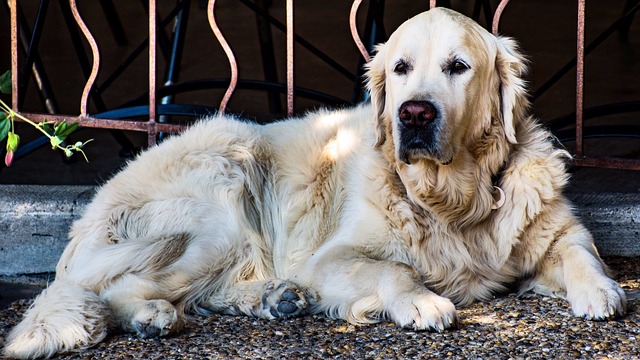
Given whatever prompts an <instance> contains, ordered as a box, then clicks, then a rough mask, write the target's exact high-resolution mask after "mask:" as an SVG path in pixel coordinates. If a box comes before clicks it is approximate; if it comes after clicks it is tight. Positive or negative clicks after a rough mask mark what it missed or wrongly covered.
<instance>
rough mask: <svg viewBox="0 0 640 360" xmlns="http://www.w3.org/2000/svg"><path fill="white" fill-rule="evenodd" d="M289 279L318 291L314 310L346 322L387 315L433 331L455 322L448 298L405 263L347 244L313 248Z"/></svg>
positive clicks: (396, 320) (401, 323)
mask: <svg viewBox="0 0 640 360" xmlns="http://www.w3.org/2000/svg"><path fill="white" fill-rule="evenodd" d="M292 280H293V281H296V282H299V283H301V284H304V285H306V286H308V287H310V288H312V289H315V290H316V291H317V292H318V295H319V303H318V304H317V305H316V309H315V310H316V311H318V312H325V313H326V314H327V315H328V316H331V317H334V318H341V319H344V320H346V321H349V322H351V323H356V324H359V323H372V322H377V321H380V320H390V321H393V322H395V323H396V324H397V325H399V326H402V327H406V328H412V329H415V330H428V329H432V330H436V331H442V330H444V329H446V328H450V327H455V326H456V325H457V319H458V318H457V314H456V309H455V306H454V305H453V303H452V302H451V301H450V300H449V299H447V298H444V297H441V296H439V295H436V294H435V293H433V292H431V291H430V290H428V289H427V288H426V287H425V286H424V285H423V284H422V282H421V280H420V276H419V275H418V274H417V273H416V271H415V270H414V269H413V268H411V267H410V266H409V265H406V264H403V263H400V262H395V261H388V260H374V259H371V258H369V257H367V256H365V255H363V254H362V253H360V252H358V251H356V250H355V249H353V248H350V247H348V246H339V247H333V248H331V249H329V250H326V251H322V252H318V253H316V254H315V255H313V256H312V257H311V258H310V259H309V261H308V262H307V263H306V264H305V266H304V268H303V269H301V271H300V272H298V273H297V275H296V276H294V277H293V278H292Z"/></svg>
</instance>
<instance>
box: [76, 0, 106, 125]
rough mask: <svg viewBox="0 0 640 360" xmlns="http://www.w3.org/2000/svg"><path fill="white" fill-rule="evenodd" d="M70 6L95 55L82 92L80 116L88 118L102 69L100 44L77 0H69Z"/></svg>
mask: <svg viewBox="0 0 640 360" xmlns="http://www.w3.org/2000/svg"><path fill="white" fill-rule="evenodd" d="M69 5H70V6H71V13H72V15H73V18H74V19H75V20H76V23H77V24H78V26H79V27H80V30H81V31H82V34H84V37H85V38H86V39H87V41H88V42H89V46H91V54H92V55H93V67H92V68H91V74H90V75H89V78H88V79H87V83H86V84H85V86H84V90H83V91H82V98H81V99H80V115H81V116H87V105H88V103H89V93H90V92H91V88H92V87H93V83H94V82H95V81H96V78H97V77H98V70H99V69H100V52H99V49H98V44H97V43H96V40H95V39H94V38H93V35H91V32H90V31H89V28H88V27H87V25H86V24H85V23H84V21H83V20H82V17H80V13H79V12H78V6H77V5H76V0H69Z"/></svg>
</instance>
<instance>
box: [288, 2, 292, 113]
mask: <svg viewBox="0 0 640 360" xmlns="http://www.w3.org/2000/svg"><path fill="white" fill-rule="evenodd" d="M293 27H294V19H293V0H287V115H289V116H292V115H293V100H294V97H293V87H294V85H293V84H294V82H293V70H294V58H293V50H294V48H293V37H294V34H293Z"/></svg>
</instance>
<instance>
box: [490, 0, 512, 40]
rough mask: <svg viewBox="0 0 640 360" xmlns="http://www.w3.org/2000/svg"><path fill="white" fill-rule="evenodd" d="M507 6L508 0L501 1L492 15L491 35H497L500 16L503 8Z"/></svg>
mask: <svg viewBox="0 0 640 360" xmlns="http://www.w3.org/2000/svg"><path fill="white" fill-rule="evenodd" d="M508 4H509V0H502V1H500V4H498V7H497V8H496V12H495V13H493V24H492V25H491V33H492V34H493V35H498V27H499V26H500V17H501V16H502V12H503V11H504V8H506V7H507V5H508Z"/></svg>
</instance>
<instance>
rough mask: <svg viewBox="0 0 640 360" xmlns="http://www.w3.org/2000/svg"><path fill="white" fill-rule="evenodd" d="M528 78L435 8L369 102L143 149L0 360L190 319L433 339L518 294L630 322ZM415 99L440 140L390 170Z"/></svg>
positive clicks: (236, 124)
mask: <svg viewBox="0 0 640 360" xmlns="http://www.w3.org/2000/svg"><path fill="white" fill-rule="evenodd" d="M400 60H402V61H404V62H405V63H406V64H408V65H410V66H407V67H406V70H407V71H406V72H405V73H398V72H396V71H395V69H394V67H395V66H396V64H397V62H398V61H400ZM454 60H460V61H463V62H464V63H465V64H466V65H467V66H468V69H466V70H463V71H460V72H452V71H451V70H450V67H451V64H452V62H453V61H454ZM524 71H525V64H524V59H523V57H522V56H521V55H520V54H519V52H518V50H517V48H516V47H515V45H514V43H513V41H512V40H510V39H508V38H504V37H494V36H492V35H490V34H489V33H487V32H486V31H485V30H483V29H482V28H480V27H479V26H478V25H477V24H475V23H473V22H472V21H471V20H469V19H467V18H465V17H463V16H462V15H460V14H457V13H455V12H452V11H448V10H444V9H434V10H431V11H428V12H426V13H423V14H420V15H418V16H416V17H414V18H413V19H411V20H409V21H407V22H406V23H405V24H403V25H402V26H401V27H400V28H399V29H398V30H397V31H396V32H395V33H394V34H393V35H392V36H391V38H390V39H389V41H388V42H387V43H386V44H384V45H381V46H379V48H378V54H377V55H376V56H375V58H374V59H373V60H372V61H371V62H370V63H369V64H368V78H369V83H368V86H369V90H370V92H371V96H372V105H362V106H359V107H355V108H352V109H344V110H335V111H327V110H321V111H318V112H314V113H310V114H308V115H305V116H303V117H301V118H294V119H288V120H285V121H281V122H276V123H273V124H269V125H264V126H260V125H255V124H251V123H247V122H242V121H239V120H237V119H234V118H230V117H223V116H218V117H211V118H209V119H206V120H205V121H203V122H201V123H199V124H197V125H195V126H193V128H191V129H190V130H187V131H186V132H185V133H184V134H182V135H180V136H177V137H174V138H171V139H169V140H167V141H166V142H164V143H163V144H162V145H160V146H158V147H155V148H152V149H150V150H148V151H147V152H145V153H143V154H142V155H140V156H139V157H138V159H136V160H135V161H133V162H132V163H131V164H129V165H128V166H127V168H126V169H124V170H123V171H122V172H120V173H119V174H117V175H116V176H115V177H114V178H113V179H112V180H110V181H109V182H108V183H106V184H105V185H104V186H103V187H102V188H101V189H100V190H99V191H98V193H97V194H96V196H95V199H94V201H93V202H92V203H91V205H90V206H89V207H88V208H87V209H86V214H85V215H84V217H83V218H82V219H81V220H79V221H77V222H76V223H75V224H74V225H73V228H72V230H71V242H70V243H69V245H68V247H67V249H66V250H65V252H64V254H63V256H62V258H61V260H60V262H59V264H58V267H57V276H56V280H55V282H54V283H53V284H52V285H51V286H50V287H49V289H47V290H45V292H43V294H42V295H40V297H38V298H37V299H36V300H35V303H34V305H33V307H32V308H31V309H30V310H29V311H27V313H26V315H25V319H24V320H23V322H22V323H20V324H19V325H18V326H17V327H16V328H15V329H14V330H13V331H12V333H11V335H10V336H9V338H8V340H7V345H6V348H5V353H6V355H8V356H11V357H19V358H33V357H39V356H50V355H52V354H54V353H56V352H62V351H69V350H73V349H76V350H77V349H82V348H84V347H87V346H91V345H93V344H95V343H97V342H98V341H100V340H101V339H103V338H104V336H105V334H106V331H107V329H109V328H111V327H120V328H122V329H124V330H126V331H131V332H135V333H137V334H138V335H139V336H141V337H153V336H163V335H166V334H170V333H172V332H175V331H178V330H179V329H180V326H181V324H182V322H183V320H184V315H185V313H188V312H194V311H195V312H199V313H209V312H220V313H226V314H247V315H250V316H256V317H262V318H276V317H288V316H296V315H300V314H304V313H306V312H325V313H326V314H328V315H329V316H332V317H335V318H341V319H345V320H347V321H349V322H352V323H370V322H376V321H380V320H388V321H392V322H395V323H397V324H398V325H400V326H405V327H409V328H413V329H416V330H423V329H435V330H438V331H440V330H443V329H446V328H449V327H452V326H455V324H456V321H457V315H456V310H455V307H454V303H455V304H459V305H465V304H469V303H471V302H473V301H476V300H487V299H490V298H491V297H492V296H493V295H494V294H496V293H500V292H503V291H505V290H506V289H507V286H509V285H510V284H516V283H519V284H521V287H520V289H521V291H527V290H533V291H535V292H539V293H542V294H548V295H552V296H562V297H565V298H567V299H568V301H569V302H570V303H571V307H572V309H573V312H574V314H575V315H576V316H580V317H585V318H587V319H606V318H610V317H612V316H615V315H620V314H623V313H624V311H625V295H624V293H623V291H622V290H621V288H620V286H619V285H618V284H617V283H616V282H614V281H613V280H611V279H610V278H609V277H607V275H606V274H605V266H604V264H603V263H602V261H601V260H600V258H599V257H598V254H597V251H596V249H595V247H594V246H593V242H592V238H591V236H590V234H589V233H588V232H587V230H586V229H585V228H584V227H583V226H582V225H581V224H580V223H579V222H578V220H577V219H576V217H575V216H574V215H573V214H572V209H571V206H570V204H569V203H568V202H567V200H566V199H565V198H564V197H563V196H562V194H561V191H562V188H563V187H564V185H565V184H566V182H567V174H566V172H565V161H566V159H567V157H568V156H567V153H566V152H565V151H563V150H558V149H557V148H555V147H554V145H553V142H552V141H551V140H550V136H551V135H550V134H549V133H548V132H547V131H546V130H544V129H542V128H541V127H540V126H539V125H538V124H537V122H536V121H535V120H534V119H532V118H531V117H529V116H527V115H526V112H527V106H528V104H527V100H526V96H525V88H524V82H523V80H522V74H523V73H524ZM409 100H425V101H430V102H431V103H433V104H434V106H435V108H436V109H437V111H438V118H437V119H435V120H434V123H433V124H432V125H429V126H433V128H430V130H429V131H433V133H434V134H437V136H436V138H435V139H434V140H433V143H432V144H431V145H432V147H431V148H430V150H424V149H422V150H415V151H414V150H411V151H409V152H408V153H407V155H406V156H407V157H406V159H407V161H401V160H400V155H401V154H400V153H401V152H402V151H404V150H403V146H404V145H403V144H401V142H402V141H407V139H405V138H403V136H404V135H402V131H404V130H403V129H402V125H401V124H400V122H399V121H398V111H399V110H398V109H399V107H400V106H401V105H402V104H403V103H404V102H406V101H409ZM410 140H411V139H410ZM494 186H497V187H499V188H501V189H502V190H503V193H504V200H505V202H504V205H502V207H499V208H498V209H492V207H497V206H494V205H495V204H496V196H497V195H496V194H497V193H496V190H495V188H494ZM213 336H215V334H213Z"/></svg>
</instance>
